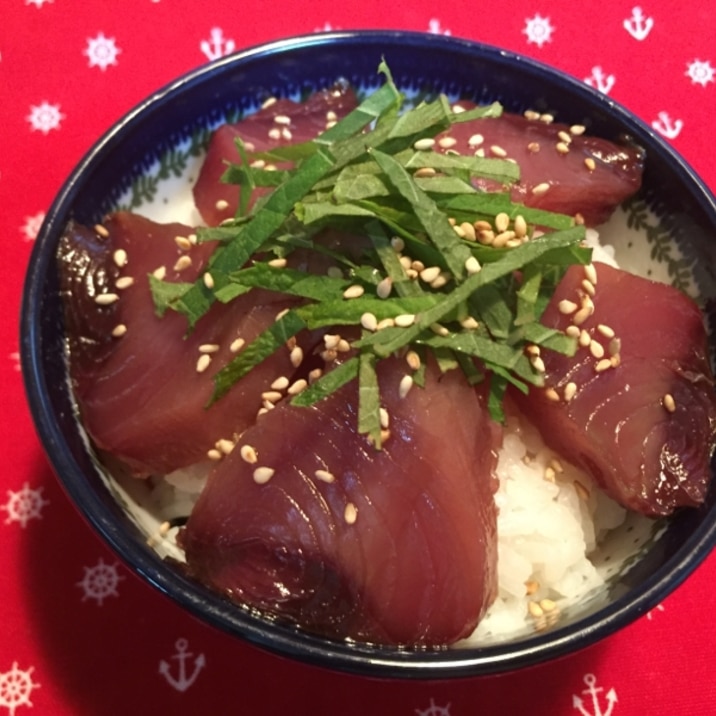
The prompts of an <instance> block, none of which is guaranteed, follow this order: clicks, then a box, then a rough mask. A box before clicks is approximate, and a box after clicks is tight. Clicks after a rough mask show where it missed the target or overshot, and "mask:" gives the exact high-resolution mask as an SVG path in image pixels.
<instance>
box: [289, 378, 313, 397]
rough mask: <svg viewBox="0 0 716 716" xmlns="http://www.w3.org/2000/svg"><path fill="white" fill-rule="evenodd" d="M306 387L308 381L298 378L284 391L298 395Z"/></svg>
mask: <svg viewBox="0 0 716 716" xmlns="http://www.w3.org/2000/svg"><path fill="white" fill-rule="evenodd" d="M307 387H308V381H307V380H306V379H305V378H299V379H298V380H297V381H295V382H294V383H292V384H291V385H289V387H288V390H287V391H286V392H287V393H288V394H289V395H298V394H299V393H302V392H303V391H304V390H306V388H307Z"/></svg>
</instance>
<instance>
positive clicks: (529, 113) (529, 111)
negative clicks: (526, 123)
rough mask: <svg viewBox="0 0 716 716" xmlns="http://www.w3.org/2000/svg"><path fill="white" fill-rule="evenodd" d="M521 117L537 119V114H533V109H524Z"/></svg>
mask: <svg viewBox="0 0 716 716" xmlns="http://www.w3.org/2000/svg"><path fill="white" fill-rule="evenodd" d="M523 116H524V118H525V119H532V120H534V119H539V112H535V111H534V110H533V109H526V110H525V111H524V113H523Z"/></svg>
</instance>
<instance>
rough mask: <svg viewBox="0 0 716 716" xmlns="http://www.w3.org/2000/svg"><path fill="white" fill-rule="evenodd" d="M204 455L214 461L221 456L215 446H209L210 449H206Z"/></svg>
mask: <svg viewBox="0 0 716 716" xmlns="http://www.w3.org/2000/svg"><path fill="white" fill-rule="evenodd" d="M206 456H207V457H208V458H209V460H214V461H216V460H221V458H222V457H223V455H222V454H221V453H220V452H219V451H218V450H217V449H216V448H211V450H207V452H206Z"/></svg>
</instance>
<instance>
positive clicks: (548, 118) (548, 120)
mask: <svg viewBox="0 0 716 716" xmlns="http://www.w3.org/2000/svg"><path fill="white" fill-rule="evenodd" d="M539 120H540V122H544V123H545V124H552V122H554V115H553V114H549V113H548V112H545V113H544V114H540V116H539Z"/></svg>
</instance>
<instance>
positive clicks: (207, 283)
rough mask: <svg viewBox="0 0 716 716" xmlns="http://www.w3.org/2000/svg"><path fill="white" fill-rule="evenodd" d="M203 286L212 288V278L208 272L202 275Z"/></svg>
mask: <svg viewBox="0 0 716 716" xmlns="http://www.w3.org/2000/svg"><path fill="white" fill-rule="evenodd" d="M204 286H206V287H207V288H209V289H211V288H214V277H213V276H212V275H211V274H210V273H209V272H208V271H207V272H206V273H205V274H204Z"/></svg>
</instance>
